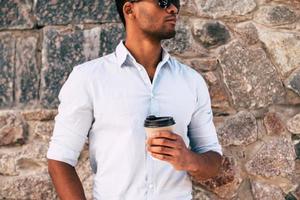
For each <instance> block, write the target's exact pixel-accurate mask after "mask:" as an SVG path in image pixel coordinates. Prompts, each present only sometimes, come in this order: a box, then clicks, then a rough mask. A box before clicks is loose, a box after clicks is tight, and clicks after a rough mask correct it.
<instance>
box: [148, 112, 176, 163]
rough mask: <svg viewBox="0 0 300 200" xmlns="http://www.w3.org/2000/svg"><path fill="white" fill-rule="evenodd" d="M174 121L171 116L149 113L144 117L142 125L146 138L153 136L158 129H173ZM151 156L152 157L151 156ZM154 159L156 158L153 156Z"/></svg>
mask: <svg viewBox="0 0 300 200" xmlns="http://www.w3.org/2000/svg"><path fill="white" fill-rule="evenodd" d="M174 125H175V121H174V119H173V117H169V116H166V117H156V116H154V115H150V116H148V117H147V118H146V119H145V122H144V127H145V130H146V134H147V140H148V139H149V138H151V137H154V134H155V133H156V132H158V131H171V132H172V131H173V129H174ZM152 158H153V157H152ZM153 159H154V160H158V159H156V158H153Z"/></svg>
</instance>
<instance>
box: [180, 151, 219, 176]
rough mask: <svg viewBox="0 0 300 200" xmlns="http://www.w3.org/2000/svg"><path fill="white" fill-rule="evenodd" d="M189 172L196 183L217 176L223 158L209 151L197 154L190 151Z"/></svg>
mask: <svg viewBox="0 0 300 200" xmlns="http://www.w3.org/2000/svg"><path fill="white" fill-rule="evenodd" d="M188 157H189V158H188V160H189V162H188V166H187V170H186V171H187V172H188V174H190V175H191V176H192V177H193V178H194V179H195V180H196V181H202V180H206V179H209V178H212V177H214V176H216V175H217V174H218V172H219V169H220V167H221V162H222V156H221V155H220V154H218V153H216V152H213V151H208V152H205V153H202V154H197V153H195V152H192V151H190V153H189V156H188Z"/></svg>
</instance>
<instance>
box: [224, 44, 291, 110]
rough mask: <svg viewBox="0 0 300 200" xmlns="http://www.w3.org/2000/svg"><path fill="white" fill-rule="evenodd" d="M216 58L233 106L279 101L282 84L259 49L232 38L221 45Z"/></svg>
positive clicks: (280, 99)
mask: <svg viewBox="0 0 300 200" xmlns="http://www.w3.org/2000/svg"><path fill="white" fill-rule="evenodd" d="M219 60H220V65H221V68H222V71H223V75H224V81H225V84H226V85H227V87H228V89H229V91H230V93H231V96H232V100H233V104H234V105H235V106H236V107H237V108H259V107H266V106H268V105H269V104H272V103H278V102H280V101H282V98H283V96H284V94H285V92H284V88H283V86H282V83H281V81H280V79H279V77H278V76H277V73H276V70H275V68H274V66H273V65H272V63H271V62H270V60H268V58H267V56H266V54H265V52H264V51H263V49H261V48H250V47H246V46H245V45H243V44H242V43H240V42H238V41H235V42H232V43H231V44H230V45H228V46H226V48H222V50H221V52H220V56H219Z"/></svg>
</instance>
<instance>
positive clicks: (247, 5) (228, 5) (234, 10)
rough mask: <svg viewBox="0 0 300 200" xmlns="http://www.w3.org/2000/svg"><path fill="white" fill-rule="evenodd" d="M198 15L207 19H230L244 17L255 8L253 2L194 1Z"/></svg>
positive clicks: (226, 0) (230, 0) (242, 0)
mask: <svg viewBox="0 0 300 200" xmlns="http://www.w3.org/2000/svg"><path fill="white" fill-rule="evenodd" d="M195 2H196V5H197V8H198V14H199V15H203V13H204V14H206V15H208V16H209V17H213V18H220V17H232V16H240V15H246V14H248V13H250V12H252V11H253V10H254V9H255V8H256V3H255V1H254V0H195Z"/></svg>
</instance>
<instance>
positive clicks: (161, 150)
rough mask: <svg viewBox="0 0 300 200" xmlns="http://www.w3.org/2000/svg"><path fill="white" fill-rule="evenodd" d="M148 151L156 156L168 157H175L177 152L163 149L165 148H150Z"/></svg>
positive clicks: (171, 149)
mask: <svg viewBox="0 0 300 200" xmlns="http://www.w3.org/2000/svg"><path fill="white" fill-rule="evenodd" d="M148 151H150V152H151V153H155V154H164V155H167V156H175V155H176V150H175V149H173V148H168V147H163V146H150V147H148Z"/></svg>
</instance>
